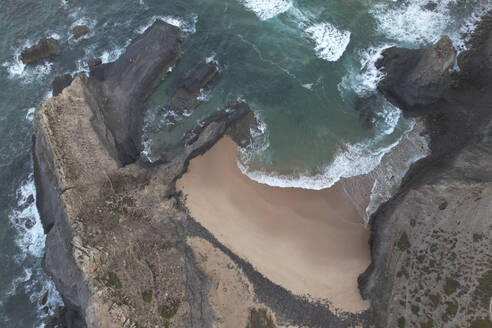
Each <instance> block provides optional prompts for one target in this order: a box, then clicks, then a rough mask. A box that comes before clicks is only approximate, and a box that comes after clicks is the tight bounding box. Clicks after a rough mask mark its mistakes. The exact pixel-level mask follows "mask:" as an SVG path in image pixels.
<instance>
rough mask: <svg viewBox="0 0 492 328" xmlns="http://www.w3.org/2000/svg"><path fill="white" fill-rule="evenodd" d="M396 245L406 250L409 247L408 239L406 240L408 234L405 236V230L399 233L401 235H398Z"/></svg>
mask: <svg viewBox="0 0 492 328" xmlns="http://www.w3.org/2000/svg"><path fill="white" fill-rule="evenodd" d="M397 246H398V248H399V249H400V250H401V251H406V250H407V249H409V248H410V241H409V240H408V236H407V233H406V232H403V233H402V234H401V237H400V240H399V241H398V244H397Z"/></svg>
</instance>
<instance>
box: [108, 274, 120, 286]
mask: <svg viewBox="0 0 492 328" xmlns="http://www.w3.org/2000/svg"><path fill="white" fill-rule="evenodd" d="M108 285H109V286H112V287H114V288H116V289H119V288H121V281H120V279H119V278H118V276H117V275H116V273H114V272H110V273H108Z"/></svg>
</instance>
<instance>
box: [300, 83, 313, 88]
mask: <svg viewBox="0 0 492 328" xmlns="http://www.w3.org/2000/svg"><path fill="white" fill-rule="evenodd" d="M302 87H303V88H305V89H308V90H311V89H312V88H313V83H306V84H303V85H302Z"/></svg>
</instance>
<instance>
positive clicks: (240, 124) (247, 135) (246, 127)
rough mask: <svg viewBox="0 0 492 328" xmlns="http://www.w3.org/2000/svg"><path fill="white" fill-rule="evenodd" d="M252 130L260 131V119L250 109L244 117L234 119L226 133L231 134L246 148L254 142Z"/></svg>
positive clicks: (236, 141)
mask: <svg viewBox="0 0 492 328" xmlns="http://www.w3.org/2000/svg"><path fill="white" fill-rule="evenodd" d="M252 130H253V131H257V132H259V129H258V121H257V120H256V117H255V115H254V114H253V112H251V111H250V112H249V113H248V114H246V115H245V116H244V117H243V118H242V119H240V120H237V121H234V122H233V123H232V124H231V125H230V126H229V128H228V129H227V131H226V134H227V135H229V136H230V137H231V138H232V140H234V142H235V143H236V144H237V145H238V146H239V147H242V148H244V147H246V146H248V145H249V144H251V143H252V142H253V136H252V135H251V131H252Z"/></svg>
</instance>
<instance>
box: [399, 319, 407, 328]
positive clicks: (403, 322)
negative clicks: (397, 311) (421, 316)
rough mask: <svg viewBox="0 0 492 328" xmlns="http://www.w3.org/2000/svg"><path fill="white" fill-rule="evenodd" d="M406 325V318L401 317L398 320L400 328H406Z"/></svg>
mask: <svg viewBox="0 0 492 328" xmlns="http://www.w3.org/2000/svg"><path fill="white" fill-rule="evenodd" d="M405 324H406V321H405V318H403V317H400V318H399V319H398V328H405Z"/></svg>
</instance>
